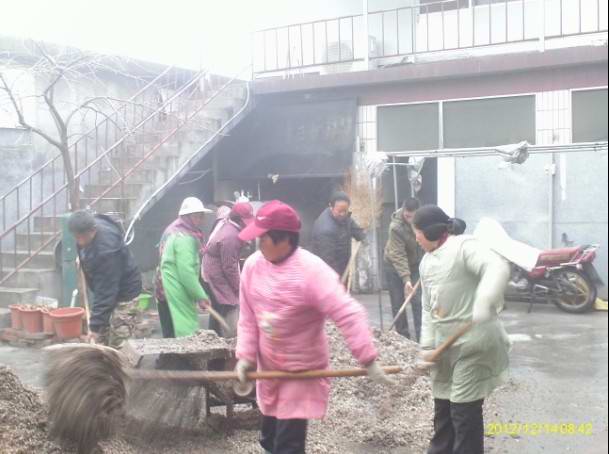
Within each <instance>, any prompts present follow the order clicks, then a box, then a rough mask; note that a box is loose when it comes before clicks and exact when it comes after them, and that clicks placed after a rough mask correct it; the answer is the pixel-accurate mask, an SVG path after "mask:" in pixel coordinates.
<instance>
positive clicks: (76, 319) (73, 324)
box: [50, 307, 85, 339]
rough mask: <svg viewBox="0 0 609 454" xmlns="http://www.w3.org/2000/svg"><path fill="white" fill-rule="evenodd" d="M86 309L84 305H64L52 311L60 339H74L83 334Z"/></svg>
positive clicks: (56, 331)
mask: <svg viewBox="0 0 609 454" xmlns="http://www.w3.org/2000/svg"><path fill="white" fill-rule="evenodd" d="M84 314H85V310H84V309H83V308H82V307H62V308H60V309H53V310H52V311H51V312H50V315H51V318H52V319H53V324H54V325H55V334H56V335H57V337H58V338H59V339H74V338H77V337H80V335H81V334H82V318H83V316H84Z"/></svg>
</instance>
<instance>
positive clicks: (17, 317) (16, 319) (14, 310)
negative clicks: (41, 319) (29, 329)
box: [8, 304, 23, 329]
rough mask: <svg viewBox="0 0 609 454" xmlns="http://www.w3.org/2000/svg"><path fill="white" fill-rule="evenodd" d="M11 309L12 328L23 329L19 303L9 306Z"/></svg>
mask: <svg viewBox="0 0 609 454" xmlns="http://www.w3.org/2000/svg"><path fill="white" fill-rule="evenodd" d="M8 308H9V309H10V310H11V328H13V329H22V328H23V324H22V322H21V310H20V307H19V305H18V304H12V305H10V306H9V307H8Z"/></svg>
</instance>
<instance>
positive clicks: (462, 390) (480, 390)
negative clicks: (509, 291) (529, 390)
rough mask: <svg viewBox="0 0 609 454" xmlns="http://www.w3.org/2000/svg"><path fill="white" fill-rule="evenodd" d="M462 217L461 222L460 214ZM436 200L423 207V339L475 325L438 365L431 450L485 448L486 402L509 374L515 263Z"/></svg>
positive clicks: (475, 452)
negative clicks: (508, 303)
mask: <svg viewBox="0 0 609 454" xmlns="http://www.w3.org/2000/svg"><path fill="white" fill-rule="evenodd" d="M461 222H462V221H461ZM457 225H458V220H454V219H451V218H449V217H448V216H447V215H446V214H445V213H444V212H443V211H442V210H441V209H440V208H438V207H436V206H432V205H428V206H424V207H422V208H420V209H419V210H417V212H416V214H415V218H414V226H415V234H416V236H417V241H418V242H419V244H420V245H421V246H422V248H423V249H424V250H425V252H426V255H425V257H424V258H423V260H422V262H421V265H420V273H421V283H422V291H423V325H422V332H421V346H422V347H423V348H424V349H435V348H437V347H438V346H439V345H440V344H442V342H444V341H445V340H446V339H447V338H448V337H450V336H451V335H452V334H454V333H455V332H457V331H458V330H459V329H460V328H461V327H462V326H463V325H465V324H467V323H470V322H472V323H473V325H472V328H471V329H470V330H469V331H468V332H466V333H465V334H464V335H463V336H462V337H461V338H459V340H458V341H457V342H455V344H454V345H453V346H452V347H451V348H450V349H449V350H448V351H446V352H445V353H444V354H443V355H442V356H441V357H440V359H439V360H438V362H437V363H436V364H434V365H433V366H432V368H431V377H432V382H433V396H434V404H435V415H434V430H435V433H434V436H433V438H432V440H431V444H430V448H429V450H428V454H482V453H483V451H484V422H483V417H482V404H483V402H484V399H485V398H487V397H488V396H489V394H490V393H491V392H492V390H493V389H494V388H495V387H497V386H498V385H499V384H501V383H502V381H503V380H504V379H505V376H506V374H507V369H508V350H509V341H508V337H507V334H506V332H505V330H504V328H503V326H502V324H501V322H500V321H499V320H498V318H497V315H498V313H499V312H500V311H501V309H502V308H503V293H504V291H505V287H506V285H507V282H508V279H509V272H510V271H509V266H508V264H507V263H506V262H505V261H504V260H503V259H501V258H500V257H499V256H498V255H496V254H495V253H493V252H492V251H491V250H489V249H488V248H486V247H485V246H483V245H482V244H481V243H480V242H479V241H478V240H476V239H475V238H474V237H472V236H469V235H462V236H456V235H454V233H455V232H454V229H455V226H457Z"/></svg>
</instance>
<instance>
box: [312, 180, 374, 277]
mask: <svg viewBox="0 0 609 454" xmlns="http://www.w3.org/2000/svg"><path fill="white" fill-rule="evenodd" d="M350 208H351V199H350V198H349V196H348V195H347V194H345V193H344V192H336V193H334V195H333V196H332V199H331V200H330V206H329V207H328V208H326V209H325V210H324V211H323V212H322V213H321V215H320V216H319V217H318V218H317V220H316V221H315V224H313V232H312V234H311V251H312V252H313V253H314V254H315V255H317V256H318V257H320V258H321V259H322V260H323V261H324V262H326V263H327V264H328V265H329V266H330V268H332V269H333V270H334V271H336V272H337V273H338V275H339V276H342V275H343V274H344V272H345V270H346V269H347V266H348V264H349V259H350V258H351V239H352V238H353V239H355V240H357V241H364V239H365V238H366V232H365V231H364V229H362V228H361V227H360V226H359V225H358V224H357V222H355V220H354V219H353V218H352V217H351V212H350V211H349V209H350Z"/></svg>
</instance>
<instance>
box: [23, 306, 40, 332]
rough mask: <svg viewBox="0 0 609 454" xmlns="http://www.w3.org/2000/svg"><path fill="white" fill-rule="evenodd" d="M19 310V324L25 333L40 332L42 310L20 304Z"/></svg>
mask: <svg viewBox="0 0 609 454" xmlns="http://www.w3.org/2000/svg"><path fill="white" fill-rule="evenodd" d="M19 312H21V324H22V325H23V330H24V331H25V332H26V333H29V334H36V333H41V332H42V312H41V311H40V309H39V308H34V309H30V308H28V307H23V306H21V307H20V308H19Z"/></svg>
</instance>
